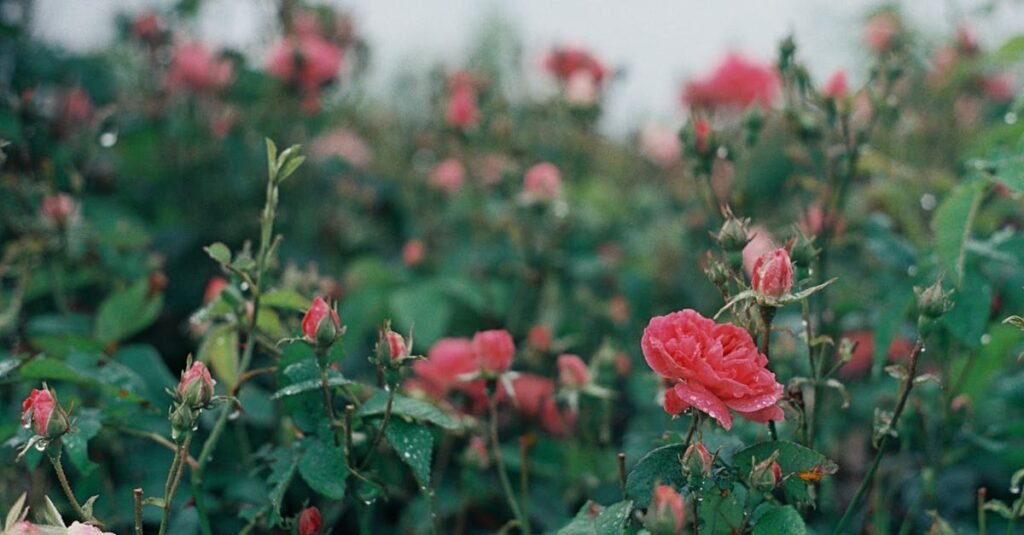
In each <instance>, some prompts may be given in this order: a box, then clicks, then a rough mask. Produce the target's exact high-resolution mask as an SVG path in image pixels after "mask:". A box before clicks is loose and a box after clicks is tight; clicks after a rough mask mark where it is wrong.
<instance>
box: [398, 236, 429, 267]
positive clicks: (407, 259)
mask: <svg viewBox="0 0 1024 535" xmlns="http://www.w3.org/2000/svg"><path fill="white" fill-rule="evenodd" d="M425 253H426V246H425V245H423V241H421V240H416V239H412V240H409V241H407V242H405V245H404V246H403V247H402V262H403V263H404V264H405V265H406V266H409V267H416V266H418V265H420V263H421V262H423V256H424V255H425Z"/></svg>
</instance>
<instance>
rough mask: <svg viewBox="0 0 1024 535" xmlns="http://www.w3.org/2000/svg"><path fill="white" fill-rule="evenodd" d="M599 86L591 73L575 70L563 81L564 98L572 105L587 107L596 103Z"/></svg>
mask: <svg viewBox="0 0 1024 535" xmlns="http://www.w3.org/2000/svg"><path fill="white" fill-rule="evenodd" d="M599 90H600V87H599V86H598V83H597V81H596V80H594V77H593V75H591V74H590V73H588V72H582V71H581V72H577V73H575V74H573V75H572V76H570V77H569V81H567V82H566V83H565V100H566V101H567V102H568V103H569V104H572V105H574V106H580V107H588V106H593V105H594V104H596V103H597V97H598V94H599Z"/></svg>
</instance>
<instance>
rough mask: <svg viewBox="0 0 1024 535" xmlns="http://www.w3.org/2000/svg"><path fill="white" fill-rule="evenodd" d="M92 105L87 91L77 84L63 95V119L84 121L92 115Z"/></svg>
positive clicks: (70, 121) (73, 121) (76, 121)
mask: <svg viewBox="0 0 1024 535" xmlns="http://www.w3.org/2000/svg"><path fill="white" fill-rule="evenodd" d="M92 112H93V105H92V99H91V98H89V93H87V92H86V91H85V90H84V89H82V88H81V87H79V86H75V87H72V88H71V89H69V90H68V92H67V94H65V95H64V120H65V121H67V122H69V123H84V122H86V121H88V120H89V118H90V117H92Z"/></svg>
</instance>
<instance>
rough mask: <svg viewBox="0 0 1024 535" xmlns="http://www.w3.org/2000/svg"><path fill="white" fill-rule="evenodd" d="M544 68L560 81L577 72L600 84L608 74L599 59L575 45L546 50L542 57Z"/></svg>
mask: <svg viewBox="0 0 1024 535" xmlns="http://www.w3.org/2000/svg"><path fill="white" fill-rule="evenodd" d="M544 68H545V69H546V70H547V71H548V72H549V73H551V74H552V75H553V76H555V77H556V78H558V79H559V80H560V81H562V82H568V81H569V80H570V79H571V78H572V77H573V76H574V75H576V74H578V73H585V74H587V75H589V77H590V79H592V80H593V81H594V82H595V83H596V84H600V83H601V82H603V81H604V78H605V76H606V75H607V74H608V71H607V69H606V68H605V66H604V64H603V63H601V61H600V60H598V59H597V58H596V57H595V56H594V55H592V54H591V53H590V52H588V51H586V50H584V49H582V48H579V47H575V46H568V47H563V48H555V49H553V50H551V51H550V52H548V55H547V56H546V57H545V58H544Z"/></svg>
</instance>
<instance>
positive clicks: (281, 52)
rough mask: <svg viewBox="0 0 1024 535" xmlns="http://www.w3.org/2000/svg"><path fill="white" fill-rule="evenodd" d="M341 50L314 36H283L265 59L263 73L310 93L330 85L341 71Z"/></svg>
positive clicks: (308, 34)
mask: <svg viewBox="0 0 1024 535" xmlns="http://www.w3.org/2000/svg"><path fill="white" fill-rule="evenodd" d="M341 64H342V52H341V49H340V48H338V47H337V46H335V45H334V43H331V42H330V41H328V40H326V39H324V38H323V37H320V36H319V35H317V34H315V33H304V34H299V35H294V36H287V37H284V38H282V39H281V40H280V41H278V42H277V43H276V44H275V45H274V47H273V48H272V49H271V50H270V55H269V57H268V58H267V71H268V72H270V74H272V75H273V76H275V77H277V78H278V79H280V80H281V81H283V82H287V83H290V84H296V85H298V86H299V87H301V88H302V89H303V90H305V91H308V92H314V91H317V90H319V89H320V87H321V86H323V85H325V84H327V83H328V82H331V81H332V80H334V79H335V78H337V76H338V70H339V69H341Z"/></svg>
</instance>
